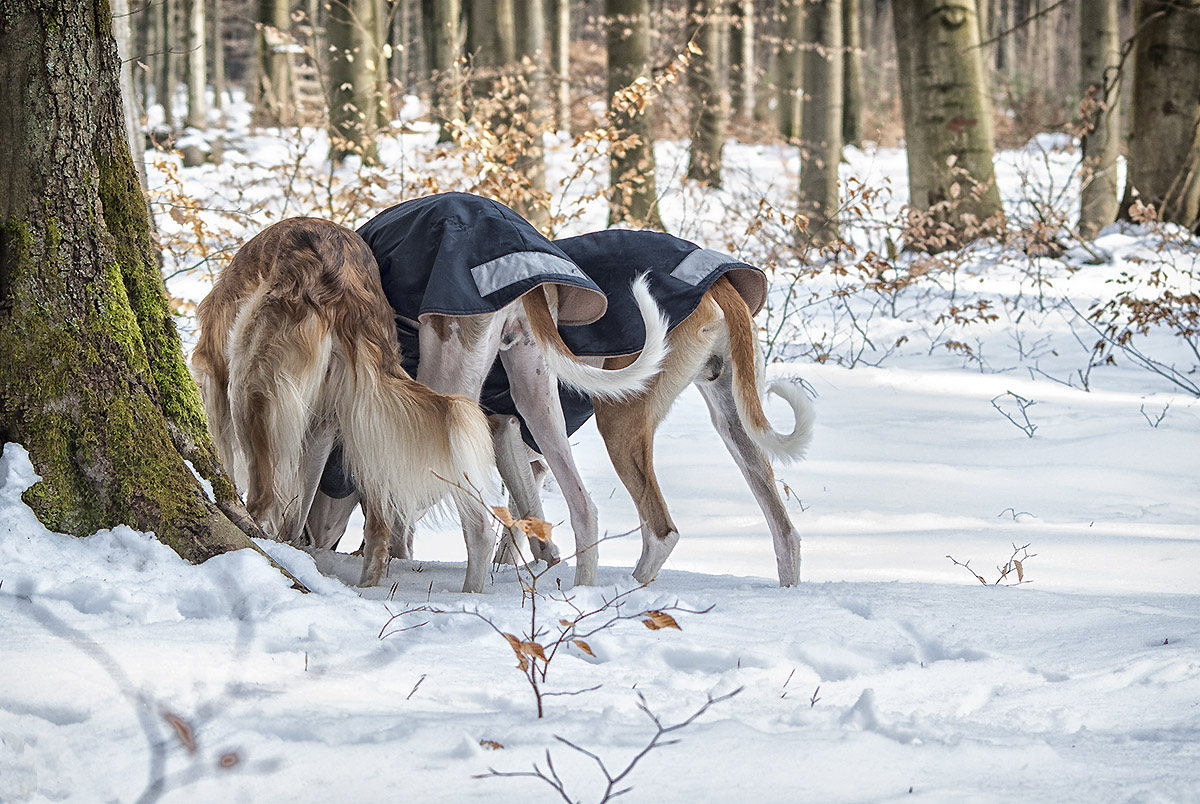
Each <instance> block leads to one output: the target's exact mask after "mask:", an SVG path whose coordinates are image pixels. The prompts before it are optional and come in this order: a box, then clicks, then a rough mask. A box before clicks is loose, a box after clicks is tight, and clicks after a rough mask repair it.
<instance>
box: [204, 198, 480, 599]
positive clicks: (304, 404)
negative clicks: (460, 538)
mask: <svg viewBox="0 0 1200 804" xmlns="http://www.w3.org/2000/svg"><path fill="white" fill-rule="evenodd" d="M198 317H199V320H200V326H201V333H200V339H199V342H198V344H197V347H196V351H195V353H194V355H193V366H194V369H195V371H196V374H197V379H198V380H199V383H200V387H201V392H202V395H203V398H204V403H205V407H206V409H207V411H208V413H209V417H210V429H211V430H212V433H213V436H214V439H215V440H216V442H217V445H218V450H219V452H220V454H221V458H222V460H223V461H225V462H227V465H230V466H232V467H234V473H235V477H236V478H238V480H239V483H240V484H242V487H243V488H244V489H246V492H247V507H248V508H249V510H250V511H251V513H252V514H254V515H255V516H256V517H259V518H260V519H261V520H263V521H264V522H265V523H267V524H268V525H269V526H270V527H271V528H272V529H273V530H274V533H275V535H276V536H277V537H279V538H283V539H287V540H292V541H299V540H300V539H301V536H302V530H303V525H304V517H305V516H306V514H307V510H308V506H309V505H310V504H311V491H310V489H311V487H312V484H313V482H315V481H314V480H313V478H314V477H315V474H314V473H317V474H319V471H320V466H323V465H324V461H325V458H326V454H325V453H326V452H327V446H326V447H325V449H320V448H319V447H320V445H321V444H322V443H326V444H327V442H323V441H322V434H323V433H324V434H326V435H331V434H332V432H333V431H334V430H336V431H337V432H338V433H340V437H341V439H342V441H343V444H344V448H345V460H346V464H347V468H348V470H349V471H350V473H351V474H352V475H353V477H354V479H355V483H356V485H357V486H358V487H359V489H360V490H361V492H362V493H363V497H364V500H365V501H367V503H368V504H369V505H373V506H376V509H377V510H378V511H379V512H380V513H381V514H382V515H384V516H386V517H389V518H400V519H404V520H406V521H414V520H415V519H416V518H418V517H419V516H420V515H421V513H422V512H423V511H424V510H426V509H427V508H429V507H430V506H433V505H435V504H437V503H438V502H439V501H441V500H444V499H445V498H446V497H447V496H452V497H454V498H455V499H457V500H469V498H470V497H471V496H473V495H472V494H471V493H470V492H469V490H470V489H471V487H472V486H473V487H475V488H481V489H482V488H486V487H487V484H489V483H490V482H491V466H492V464H493V457H492V447H491V437H490V433H489V430H488V426H487V421H486V419H485V417H484V415H483V413H482V411H480V409H479V407H478V405H477V404H476V403H475V402H474V401H473V400H469V399H467V398H465V397H462V396H450V395H444V394H438V393H434V392H433V391H431V390H429V389H428V388H426V387H425V386H424V385H421V384H420V383H417V382H416V381H415V380H413V379H412V378H410V377H409V376H408V375H407V374H406V373H405V372H404V370H403V368H402V367H401V365H400V360H399V344H398V342H397V339H396V331H395V326H394V323H393V321H394V318H393V317H394V313H393V311H392V308H391V307H390V306H389V305H388V303H387V299H386V298H385V297H384V295H383V290H382V288H381V287H380V283H379V275H378V268H377V267H376V265H375V260H374V257H373V256H372V254H371V252H370V249H369V248H368V247H367V245H366V243H364V242H363V241H362V239H361V238H360V237H359V236H358V235H357V234H356V233H354V232H353V231H351V230H349V229H346V228H344V227H341V226H337V225H336V224H333V223H330V222H328V221H322V220H318V219H314V218H292V219H289V220H286V221H282V222H280V223H277V224H274V225H273V226H270V227H268V228H267V229H266V230H264V231H263V232H261V233H260V234H259V235H257V236H256V237H254V238H253V239H251V240H250V242H249V243H247V244H246V245H245V246H244V247H243V248H242V249H241V250H240V251H239V252H238V254H237V255H236V256H235V257H234V259H233V261H232V262H231V263H230V265H229V266H228V267H227V268H226V269H225V271H224V273H223V274H222V276H221V278H220V279H219V280H218V282H217V283H216V285H215V286H214V288H213V290H212V292H211V293H210V294H209V295H208V296H207V297H206V298H205V299H204V300H203V301H202V302H201V304H200V307H199V311H198ZM314 450H315V451H314ZM314 461H320V466H317V465H314V463H313V462H314ZM460 487H461V488H460ZM464 490H466V491H464ZM366 552H367V553H368V555H369V553H370V551H369V550H368V551H366ZM385 552H386V551H385ZM369 563H370V562H368V561H367V560H366V559H364V572H363V583H364V584H365V585H372V584H373V583H377V582H378V580H379V577H378V576H379V574H381V572H382V566H368V564H369Z"/></svg>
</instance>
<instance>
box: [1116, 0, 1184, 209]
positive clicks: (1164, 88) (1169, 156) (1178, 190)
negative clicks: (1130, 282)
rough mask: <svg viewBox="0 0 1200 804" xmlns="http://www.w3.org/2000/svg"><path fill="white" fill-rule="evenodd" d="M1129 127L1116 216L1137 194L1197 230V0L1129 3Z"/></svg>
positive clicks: (1130, 206)
mask: <svg viewBox="0 0 1200 804" xmlns="http://www.w3.org/2000/svg"><path fill="white" fill-rule="evenodd" d="M1134 30H1135V31H1136V32H1137V34H1136V39H1135V41H1134V49H1133V92H1132V113H1131V114H1130V120H1131V121H1132V129H1133V130H1132V131H1131V132H1130V136H1129V170H1128V174H1127V178H1126V185H1125V198H1124V200H1123V201H1122V202H1121V216H1122V217H1128V216H1129V214H1130V210H1131V208H1132V205H1133V202H1134V200H1141V201H1142V202H1143V203H1145V204H1152V205H1153V206H1154V207H1155V208H1156V209H1157V210H1158V215H1159V217H1160V218H1161V219H1162V220H1165V221H1171V222H1173V223H1178V224H1181V225H1183V226H1185V227H1187V228H1188V229H1191V230H1192V231H1194V232H1200V0H1140V1H1139V2H1138V4H1137V6H1136V7H1135V10H1134Z"/></svg>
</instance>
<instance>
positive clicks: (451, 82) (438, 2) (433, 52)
mask: <svg viewBox="0 0 1200 804" xmlns="http://www.w3.org/2000/svg"><path fill="white" fill-rule="evenodd" d="M425 11H426V14H427V20H428V23H429V31H430V37H429V39H428V40H427V48H428V51H429V69H430V71H431V72H432V73H433V97H432V105H433V116H434V120H435V122H437V123H438V124H439V125H440V128H439V130H438V142H450V141H451V140H452V139H453V138H454V137H453V135H452V133H451V129H450V125H449V124H450V122H451V121H453V120H458V119H460V118H461V117H462V110H461V106H462V73H461V71H460V70H459V67H458V56H459V53H460V51H461V49H462V20H461V18H462V14H461V6H460V5H459V0H426V2H425Z"/></svg>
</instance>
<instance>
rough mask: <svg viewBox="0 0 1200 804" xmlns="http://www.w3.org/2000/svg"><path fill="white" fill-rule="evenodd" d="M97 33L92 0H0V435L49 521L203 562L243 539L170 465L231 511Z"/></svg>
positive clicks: (107, 45) (110, 55)
mask: <svg viewBox="0 0 1200 804" xmlns="http://www.w3.org/2000/svg"><path fill="white" fill-rule="evenodd" d="M111 30H112V19H111V17H110V12H109V6H108V3H106V2H101V3H89V2H86V1H85V0H63V1H62V2H59V3H56V4H53V5H52V6H47V5H46V4H42V3H35V2H32V1H31V0H0V109H2V110H3V114H0V186H3V187H5V188H7V190H6V191H5V192H4V193H0V221H2V224H3V229H0V443H5V442H18V443H21V444H23V445H24V446H25V447H26V449H27V450H28V451H29V455H30V459H31V460H32V462H33V465H34V468H35V469H36V470H37V472H38V474H39V475H40V476H41V480H40V481H39V482H38V483H36V484H35V485H34V486H32V487H31V488H30V489H29V490H27V491H26V492H25V494H24V500H25V502H26V503H27V504H29V506H30V507H31V508H32V509H33V510H34V511H35V512H36V513H37V515H38V517H39V518H40V519H41V521H42V522H43V523H45V524H46V525H47V527H49V528H51V529H53V530H56V531H60V532H63V533H70V534H74V535H77V536H84V535H87V534H90V533H93V532H95V531H96V530H98V529H101V528H111V527H115V526H116V525H121V524H125V525H129V526H132V527H135V528H137V529H140V530H146V531H153V532H154V533H155V535H156V536H157V538H158V539H159V541H162V542H164V543H165V544H167V545H169V546H170V547H172V548H173V549H174V550H175V551H176V552H178V553H179V554H180V555H181V556H183V557H184V558H186V559H189V560H191V561H201V560H204V559H206V558H208V557H210V556H212V555H215V554H217V553H221V552H224V551H226V550H230V549H235V548H240V547H250V546H252V543H251V542H250V541H249V539H248V538H247V537H246V534H245V533H243V532H242V530H240V529H239V528H238V527H236V526H235V525H234V524H233V522H232V521H231V519H230V518H229V516H227V515H226V514H224V513H222V511H221V510H219V509H218V507H217V505H214V504H213V503H211V502H210V501H209V500H208V498H207V497H206V495H205V493H204V491H203V490H202V488H201V486H200V483H199V482H198V481H197V479H196V477H195V476H194V475H193V474H192V471H191V470H189V468H188V467H187V465H186V464H185V463H184V460H185V459H187V460H190V461H191V462H192V464H193V465H194V467H195V469H196V471H197V472H199V474H200V475H202V476H204V477H206V478H207V479H208V480H210V481H211V482H212V487H213V493H214V494H215V495H216V498H217V500H218V501H219V502H220V504H221V505H222V506H223V507H225V508H226V509H227V510H229V511H230V512H232V515H233V516H235V517H238V518H239V519H241V517H242V516H243V515H244V513H245V509H244V508H242V507H241V505H240V502H238V501H237V494H236V491H235V490H234V488H233V485H232V484H231V483H230V481H229V479H228V477H227V476H226V475H225V473H224V471H223V470H222V469H221V467H220V464H219V463H218V461H217V458H216V453H215V451H214V449H213V445H212V441H211V439H210V437H209V434H208V431H207V425H206V423H205V416H204V411H203V408H202V406H201V403H200V396H199V393H198V391H197V389H196V386H195V383H194V382H193V381H192V379H191V375H190V374H189V372H188V370H187V366H186V365H185V363H184V360H183V354H182V351H181V348H180V342H179V336H178V334H177V333H176V330H175V326H174V322H173V319H172V316H171V313H170V310H169V308H168V304H167V295H166V290H165V288H164V286H163V281H162V275H161V272H160V270H159V267H158V263H157V255H156V252H155V250H154V247H153V244H152V241H151V236H150V223H149V214H148V211H147V207H146V203H145V199H144V197H143V196H142V194H141V190H140V188H139V186H138V182H137V176H136V174H135V172H134V169H133V164H132V162H131V161H130V157H129V148H128V145H127V143H126V141H125V135H124V128H123V123H122V113H121V101H120V91H119V87H118V73H119V69H120V61H119V56H118V55H117V51H116V47H115V45H114V43H113V39H112V35H111ZM242 524H243V525H245V526H246V527H247V528H250V529H251V530H252V532H256V533H258V534H261V531H258V530H257V528H255V527H253V526H252V524H251V523H249V522H248V520H243V521H242ZM255 549H257V548H255Z"/></svg>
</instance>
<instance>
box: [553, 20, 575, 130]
mask: <svg viewBox="0 0 1200 804" xmlns="http://www.w3.org/2000/svg"><path fill="white" fill-rule="evenodd" d="M550 19H551V20H553V25H552V26H551V35H550V41H551V47H550V74H551V76H552V77H553V81H554V119H555V121H556V123H557V126H558V130H559V131H566V132H570V130H571V0H550Z"/></svg>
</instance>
